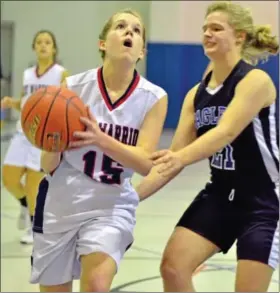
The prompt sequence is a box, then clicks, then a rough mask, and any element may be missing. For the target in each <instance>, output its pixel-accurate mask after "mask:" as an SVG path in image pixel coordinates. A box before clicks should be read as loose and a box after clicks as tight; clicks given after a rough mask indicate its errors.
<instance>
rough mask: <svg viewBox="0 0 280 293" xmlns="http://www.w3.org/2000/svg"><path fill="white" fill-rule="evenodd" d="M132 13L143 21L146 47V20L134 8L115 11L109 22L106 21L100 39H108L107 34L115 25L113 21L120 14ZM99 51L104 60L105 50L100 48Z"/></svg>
mask: <svg viewBox="0 0 280 293" xmlns="http://www.w3.org/2000/svg"><path fill="white" fill-rule="evenodd" d="M123 13H124V14H125V13H126V14H130V15H133V16H135V17H137V18H138V19H139V20H140V22H141V25H142V28H143V43H144V47H145V46H146V29H145V26H144V22H143V19H142V17H141V15H140V14H139V13H138V12H136V11H135V10H132V9H124V10H121V11H119V12H116V13H114V14H113V15H112V16H111V17H110V18H109V19H108V20H107V22H106V23H105V25H104V27H103V29H102V31H101V33H100V35H99V40H106V37H107V34H108V32H109V30H110V29H111V27H112V25H113V22H114V18H115V17H116V16H117V15H119V14H123ZM99 52H100V53H101V58H102V59H103V60H104V58H105V52H104V51H102V50H99Z"/></svg>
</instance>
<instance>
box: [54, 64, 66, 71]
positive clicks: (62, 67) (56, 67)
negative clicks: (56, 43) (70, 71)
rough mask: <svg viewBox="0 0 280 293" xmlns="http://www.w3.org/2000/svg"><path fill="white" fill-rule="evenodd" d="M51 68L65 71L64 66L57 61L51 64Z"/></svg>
mask: <svg viewBox="0 0 280 293" xmlns="http://www.w3.org/2000/svg"><path fill="white" fill-rule="evenodd" d="M53 69H54V70H57V71H59V72H61V73H62V72H65V71H67V69H66V68H65V67H64V66H62V65H61V64H58V63H55V64H54V65H53Z"/></svg>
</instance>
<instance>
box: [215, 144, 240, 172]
mask: <svg viewBox="0 0 280 293" xmlns="http://www.w3.org/2000/svg"><path fill="white" fill-rule="evenodd" d="M211 166H212V167H214V168H217V169H221V170H235V161H234V158H233V147H232V146H231V145H230V144H229V145H227V146H226V147H224V148H223V149H222V150H221V151H219V152H217V153H216V154H214V155H213V156H212V160H211Z"/></svg>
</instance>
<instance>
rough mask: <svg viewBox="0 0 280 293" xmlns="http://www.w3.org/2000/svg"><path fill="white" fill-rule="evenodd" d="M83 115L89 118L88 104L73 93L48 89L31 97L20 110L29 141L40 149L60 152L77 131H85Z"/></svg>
mask: <svg viewBox="0 0 280 293" xmlns="http://www.w3.org/2000/svg"><path fill="white" fill-rule="evenodd" d="M81 116H88V114H87V110H86V107H85V104H84V103H83V102H82V100H81V99H80V98H79V97H78V96H77V94H76V93H74V92H73V91H71V90H69V89H67V88H64V87H56V86H48V87H45V88H41V89H39V90H38V91H36V92H35V93H34V94H33V95H32V96H30V97H29V98H28V100H27V101H26V103H25V104H24V106H23V109H22V111H21V125H22V129H23V132H24V134H25V136H26V137H27V139H28V140H29V141H30V142H31V143H32V144H33V145H34V146H36V147H37V148H39V149H41V150H45V151H48V152H61V151H64V150H66V149H67V148H68V145H69V142H70V141H74V140H75V139H74V137H73V132H74V131H84V130H85V125H84V124H83V123H82V122H81V121H80V117H81Z"/></svg>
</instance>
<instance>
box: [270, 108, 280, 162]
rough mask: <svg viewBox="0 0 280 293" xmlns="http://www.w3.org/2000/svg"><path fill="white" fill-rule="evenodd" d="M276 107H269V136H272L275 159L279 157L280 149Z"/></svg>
mask: <svg viewBox="0 0 280 293" xmlns="http://www.w3.org/2000/svg"><path fill="white" fill-rule="evenodd" d="M275 111H276V106H275V104H273V105H271V106H270V107H269V117H268V119H269V125H270V127H269V134H270V141H271V146H272V151H273V154H274V157H275V158H278V157H279V148H278V146H277V137H276V135H277V128H276V117H275V115H276V112H275Z"/></svg>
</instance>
